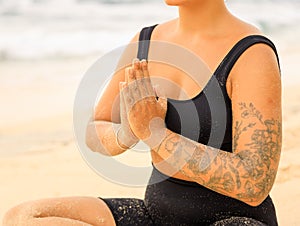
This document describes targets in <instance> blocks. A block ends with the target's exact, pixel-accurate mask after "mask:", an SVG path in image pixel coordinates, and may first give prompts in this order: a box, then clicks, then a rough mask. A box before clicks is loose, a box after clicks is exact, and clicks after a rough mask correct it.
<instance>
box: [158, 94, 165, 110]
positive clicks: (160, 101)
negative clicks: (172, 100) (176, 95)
mask: <svg viewBox="0 0 300 226" xmlns="http://www.w3.org/2000/svg"><path fill="white" fill-rule="evenodd" d="M157 102H158V103H159V104H160V106H161V107H162V108H163V109H165V110H167V106H168V101H167V98H166V97H159V98H158V100H157Z"/></svg>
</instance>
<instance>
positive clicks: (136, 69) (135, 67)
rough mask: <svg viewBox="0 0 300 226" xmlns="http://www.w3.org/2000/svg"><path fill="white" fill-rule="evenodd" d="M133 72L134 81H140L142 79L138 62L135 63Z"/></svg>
mask: <svg viewBox="0 0 300 226" xmlns="http://www.w3.org/2000/svg"><path fill="white" fill-rule="evenodd" d="M134 72H135V79H136V80H140V79H142V78H143V77H144V74H143V70H142V67H141V63H140V61H138V62H135V64H134Z"/></svg>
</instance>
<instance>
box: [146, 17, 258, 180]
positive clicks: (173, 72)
mask: <svg viewBox="0 0 300 226" xmlns="http://www.w3.org/2000/svg"><path fill="white" fill-rule="evenodd" d="M175 26H176V20H173V21H170V22H167V23H165V24H162V25H158V26H156V27H155V28H154V30H153V32H152V34H151V41H162V42H169V43H172V44H176V45H178V46H180V47H183V48H185V49H187V51H192V52H193V53H194V54H195V55H196V56H198V57H199V58H200V59H202V61H203V63H205V64H206V65H207V69H208V70H209V71H210V72H211V75H212V74H213V73H214V72H216V69H217V68H218V66H219V65H220V63H221V62H222V60H223V59H224V57H225V56H226V54H228V52H229V51H230V50H231V49H232V47H233V46H234V45H235V44H236V43H237V42H238V41H239V40H241V39H242V38H244V37H246V36H249V35H253V34H259V31H258V30H257V29H256V28H254V27H252V26H250V25H248V24H245V23H240V22H239V21H237V24H236V26H235V28H236V27H237V26H239V29H235V30H232V31H230V30H227V31H226V32H224V33H223V35H221V36H220V35H216V37H203V38H201V37H200V36H196V37H190V38H189V37H188V36H185V35H179V34H176V32H174V30H175V29H174V28H175ZM236 30H239V32H236ZM153 51H155V49H154V50H153ZM149 53H150V54H151V47H150V51H149ZM150 54H149V55H150ZM149 71H150V76H151V75H159V76H163V77H164V79H165V80H162V79H157V80H155V78H154V79H153V78H152V81H154V83H155V81H156V83H155V84H159V86H160V88H163V90H164V92H165V95H166V97H168V98H170V99H173V100H177V99H184V100H185V99H191V98H193V97H197V100H196V101H197V102H198V103H197V104H198V105H199V104H200V105H201V104H203V101H204V102H206V105H207V104H208V105H209V104H210V103H207V98H205V97H204V96H205V95H202V97H200V98H199V97H198V96H199V95H198V94H199V93H201V92H202V90H203V88H204V87H205V84H204V86H201V85H199V84H197V82H195V80H194V79H193V78H191V76H189V75H188V74H186V73H184V72H183V71H182V70H181V69H180V68H175V67H172V66H170V65H167V64H162V63H156V62H152V61H151V60H150V61H149ZM239 73H240V72H239V71H238V70H237V69H235V68H233V69H232V70H231V72H230V77H232V76H234V75H235V74H239ZM211 75H209V76H211ZM196 76H197V75H196ZM206 76H207V75H206ZM230 77H229V76H228V77H227V78H228V79H227V78H226V81H225V84H224V86H223V87H222V88H223V93H224V96H225V98H226V99H227V102H225V104H226V105H227V106H225V107H227V109H228V107H230V98H231V79H230ZM209 79H210V78H207V79H206V80H209ZM165 81H169V82H165ZM170 81H171V82H170ZM205 88H207V87H205ZM180 90H181V91H183V92H184V93H185V96H184V97H183V96H182V92H180ZM205 99H206V100H205ZM208 101H210V102H211V101H212V100H208ZM168 102H169V103H168V107H169V108H170V107H173V108H176V106H179V105H182V106H183V102H178V103H176V101H175V103H174V101H173V102H172V101H171V100H170V101H168ZM173 105H174V106H173ZM168 110H169V109H168ZM172 112H173V111H172ZM172 112H171V111H170V110H169V112H167V115H166V124H167V127H168V124H169V125H171V123H172V124H176V122H177V123H180V121H179V120H178V119H175V120H174V119H172V120H170V118H172V114H173V113H172ZM199 113H200V112H199ZM229 113H231V112H229ZM202 114H203V113H202ZM208 114H209V113H208ZM177 118H178V117H177ZM229 118H230V117H229ZM199 119H200V122H199V125H202V124H203V123H205V120H206V119H205V118H201V117H199ZM201 120H202V122H201ZM203 120H204V121H203ZM168 121H169V122H168ZM170 127H171V128H172V126H170ZM171 130H173V131H174V130H175V131H174V132H178V133H180V131H178V130H180V128H178V129H177V131H176V129H171ZM201 133H209V131H208V130H205V129H204V130H203V131H201ZM227 133H228V131H227ZM202 135H203V134H202ZM204 136H206V137H207V136H209V134H204ZM229 139H230V142H231V134H229V135H227V143H228V140H229ZM204 140H206V141H207V139H204ZM151 156H152V162H153V164H154V166H156V167H157V169H159V170H160V171H161V172H163V173H164V174H166V175H169V176H172V177H174V178H178V179H182V180H188V181H190V179H189V178H188V177H186V176H185V175H183V174H181V173H180V172H177V173H175V174H174V173H173V171H172V169H171V168H170V166H168V165H167V164H162V161H163V159H162V158H161V157H160V156H159V155H158V154H157V153H156V152H154V151H151ZM158 163H160V164H158ZM171 172H172V173H171Z"/></svg>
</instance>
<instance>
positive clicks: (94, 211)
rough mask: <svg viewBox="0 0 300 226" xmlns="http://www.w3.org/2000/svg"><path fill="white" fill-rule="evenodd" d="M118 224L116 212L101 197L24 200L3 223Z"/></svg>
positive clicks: (41, 225) (31, 225) (44, 225)
mask: <svg viewBox="0 0 300 226" xmlns="http://www.w3.org/2000/svg"><path fill="white" fill-rule="evenodd" d="M18 225H22V226H47V225H48V226H50V225H64V226H68V225H72V226H91V225H93V226H115V225H116V224H115V221H114V218H113V215H112V213H111V211H110V209H109V208H108V206H107V205H106V204H105V202H104V201H102V200H101V199H99V198H93V197H63V198H51V199H41V200H36V201H29V202H25V203H21V204H20V205H18V206H15V207H13V208H12V209H10V210H9V211H8V212H7V213H6V214H5V216H4V219H3V226H18Z"/></svg>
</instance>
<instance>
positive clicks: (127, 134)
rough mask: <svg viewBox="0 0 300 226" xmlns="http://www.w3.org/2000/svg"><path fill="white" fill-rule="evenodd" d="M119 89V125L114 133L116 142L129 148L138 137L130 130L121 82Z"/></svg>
mask: <svg viewBox="0 0 300 226" xmlns="http://www.w3.org/2000/svg"><path fill="white" fill-rule="evenodd" d="M119 90H120V118H121V125H120V126H121V127H120V129H119V132H118V134H116V136H117V139H118V143H119V144H120V145H121V147H124V148H129V147H131V146H132V145H134V144H136V143H137V142H138V141H139V139H138V138H137V137H136V136H135V135H134V133H133V132H132V130H131V128H130V125H129V122H128V117H127V110H126V106H125V100H124V90H123V82H120V83H119Z"/></svg>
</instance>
